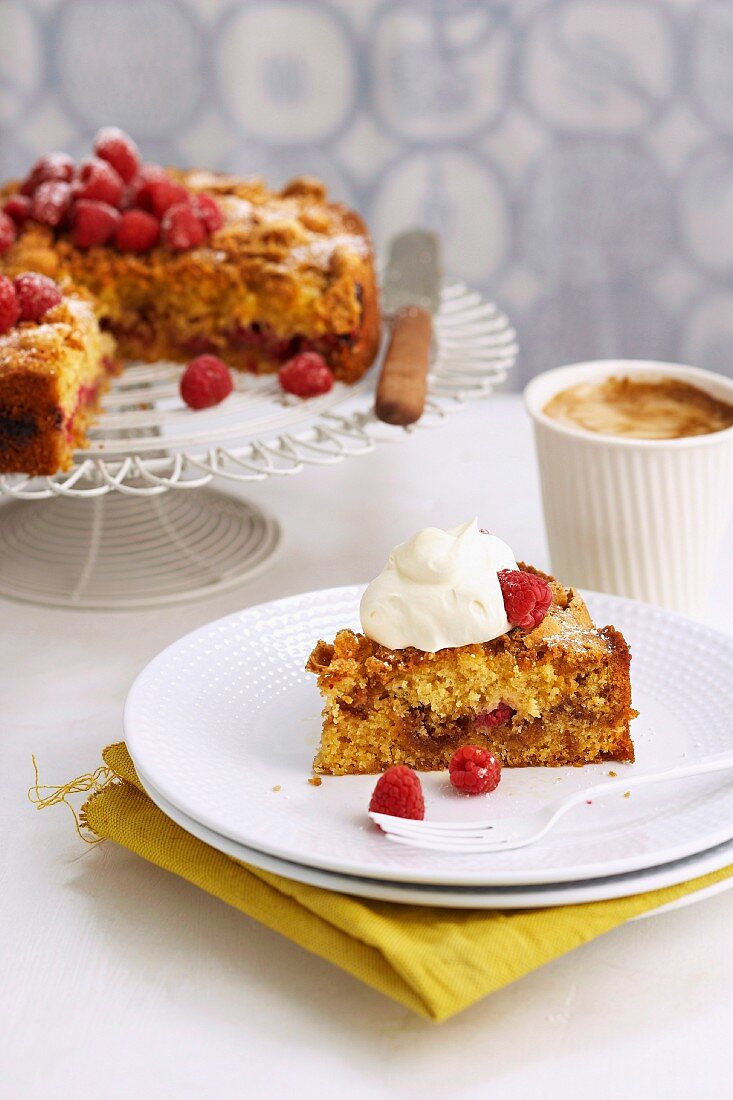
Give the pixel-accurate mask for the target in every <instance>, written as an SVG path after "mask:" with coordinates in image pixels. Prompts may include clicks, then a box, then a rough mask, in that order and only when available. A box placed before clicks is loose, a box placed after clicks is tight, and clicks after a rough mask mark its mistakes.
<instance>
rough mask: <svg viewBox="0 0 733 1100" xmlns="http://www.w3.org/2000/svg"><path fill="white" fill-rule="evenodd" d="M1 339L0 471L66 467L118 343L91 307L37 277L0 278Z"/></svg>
mask: <svg viewBox="0 0 733 1100" xmlns="http://www.w3.org/2000/svg"><path fill="white" fill-rule="evenodd" d="M39 285H40V288H41V289H40V292H39V290H38V287H39ZM34 286H35V287H36V305H35V307H34V306H33V289H32V288H33V287H34ZM44 295H45V297H44ZM0 333H2V334H1V335H0V470H3V471H5V472H8V473H16V472H17V473H27V474H33V475H36V474H53V473H55V472H56V471H57V470H59V469H61V470H65V469H68V468H69V466H70V465H71V461H72V455H73V452H74V449H75V448H76V447H81V446H84V443H85V433H86V428H87V425H88V422H89V420H90V418H91V416H92V415H93V413H94V412H95V411H96V409H97V407H98V402H99V398H100V396H101V394H102V393H103V392H104V390H105V389H106V387H107V384H108V381H109V376H110V373H111V372H113V371H114V370H115V369H116V361H115V343H114V339H113V337H112V336H110V335H109V333H105V332H102V331H100V328H99V323H98V321H97V317H96V315H95V312H94V308H93V306H92V304H91V303H90V302H89V301H86V300H85V299H83V298H82V297H79V296H78V295H77V294H76V293H74V294H68V293H67V294H63V293H62V291H61V289H60V288H59V287H57V286H55V284H54V283H52V281H51V280H49V279H44V280H38V278H37V276H35V275H32V276H30V277H27V276H25V275H21V276H20V277H19V278H17V279H16V280H15V284H13V283H11V282H10V280H9V279H7V278H5V277H2V276H0Z"/></svg>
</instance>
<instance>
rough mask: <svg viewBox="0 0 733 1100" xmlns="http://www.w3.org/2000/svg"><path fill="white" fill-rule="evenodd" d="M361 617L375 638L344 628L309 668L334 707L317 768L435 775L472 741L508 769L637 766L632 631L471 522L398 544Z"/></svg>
mask: <svg viewBox="0 0 733 1100" xmlns="http://www.w3.org/2000/svg"><path fill="white" fill-rule="evenodd" d="M361 617H362V626H363V627H364V629H365V631H368V632H369V633H371V634H372V635H378V637H374V636H371V637H370V636H369V635H368V634H367V633H363V634H357V633H354V632H353V631H351V630H342V631H340V632H339V633H338V634H337V635H336V638H335V640H334V642H333V643H332V644H329V643H326V642H324V641H320V642H319V643H318V644H317V645H316V647H315V649H314V650H313V652H312V654H311V656H310V658H309V660H308V664H307V666H306V667H307V669H308V671H310V672H313V673H314V674H315V675H316V676H317V677H318V686H319V689H320V691H321V694H322V695H323V697H324V699H325V708H324V711H323V732H322V737H321V744H320V747H319V750H318V753H317V755H316V758H315V761H314V768H315V770H316V771H317V772H321V773H325V774H329V775H346V774H355V773H372V772H380V771H383V770H384V769H386V768H388V767H390V766H391V765H393V764H407V765H409V766H410V767H412V768H416V769H419V770H437V769H441V768H446V767H447V766H448V763H449V761H450V759H451V757H452V755H453V753H454V752H455V750H456V749H457V748H459V747H460V746H462V745H468V744H471V745H479V746H482V747H487V748H490V749H491V751H492V752H493V753H494V754H495V755H496V757H497V758H498V759H499V760H500V762H501V763H502V764H503V765H507V766H509V767H526V766H535V765H543V766H546V765H549V766H559V765H564V764H573V765H580V764H589V763H598V762H601V761H604V760H617V761H632V760H633V759H634V746H633V743H632V741H631V737H630V734H629V723H630V721H631V719H632V718H633V717H634V715H635V713H636V712H635V711H634V710H633V709H632V707H631V686H630V681H629V662H630V654H629V648H628V646H627V644H626V641H625V640H624V638H623V636H622V635H621V634H620V633H619V632H618V631H617V630H615V629H614V628H613V627H612V626H606V627H603V628H602V629H598V628H597V627H596V626H594V624H593V622H592V620H591V618H590V615H589V613H588V609H587V608H586V605H585V603H584V601H583V599H582V598H581V596H579V595H578V593H577V592H574V591H573V590H572V589H569V588H564V587H563V586H562V585H561V584H559V583H558V582H557V581H556V580H555V579H554V578H552V577H548V576H546V575H545V574H542V573H540V572H538V571H537V570H534V569H532V568H531V567H530V566H526V565H523V564H521V563H520V565H519V566H517V564H516V562H514V560H513V557H512V554H511V551H510V550H509V548H508V547H507V546H505V544H504V543H501V542H500V540H499V539H495V538H494V537H493V536H489V535H487V534H484V533H482V532H480V531H479V529H478V526H477V524H476V523H475V522H473V523H470V524H466V525H464V526H463V527H460V528H456V529H454V530H453V531H448V532H444V531H438V530H437V529H435V528H427V529H426V530H425V531H423V532H420V533H419V534H418V535H417V536H415V537H414V538H413V539H411V540H410V541H409V542H408V543H405V544H404V545H403V546H400V547H397V548H396V549H395V550H394V551H393V553H392V555H391V556H390V561H389V563H388V565H387V568H386V569H385V570H384V572H383V573H382V574H381V575H380V577H378V578H377V580H376V581H375V582H373V584H372V585H370V586H369V588H368V589H367V591H366V593H365V595H364V598H363V600H362V607H361ZM518 622H521V623H522V624H523V625H514V624H515V623H518ZM380 639H381V641H380ZM385 642H387V643H388V644H384V643H385Z"/></svg>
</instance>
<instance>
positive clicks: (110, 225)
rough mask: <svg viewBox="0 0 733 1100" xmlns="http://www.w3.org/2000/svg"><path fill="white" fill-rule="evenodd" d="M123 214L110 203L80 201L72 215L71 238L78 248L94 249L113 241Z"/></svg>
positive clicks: (92, 200)
mask: <svg viewBox="0 0 733 1100" xmlns="http://www.w3.org/2000/svg"><path fill="white" fill-rule="evenodd" d="M120 220H121V214H120V212H119V210H115V208H114V206H110V205H109V203H106V202H99V201H98V200H97V199H79V201H78V202H77V203H76V204H75V206H74V209H73V211H72V215H71V238H72V240H73V242H74V244H75V245H77V247H78V248H93V247H94V246H95V245H100V244H106V243H107V241H109V240H111V239H112V237H113V236H114V233H115V231H116V229H117V226H118V225H119V224H120Z"/></svg>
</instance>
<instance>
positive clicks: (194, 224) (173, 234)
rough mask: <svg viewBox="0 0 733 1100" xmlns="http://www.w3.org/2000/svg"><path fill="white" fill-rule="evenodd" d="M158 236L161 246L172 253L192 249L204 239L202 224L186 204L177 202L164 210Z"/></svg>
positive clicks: (204, 231) (204, 233)
mask: <svg viewBox="0 0 733 1100" xmlns="http://www.w3.org/2000/svg"><path fill="white" fill-rule="evenodd" d="M160 234H161V237H162V238H163V244H166V245H168V248H172V249H173V251H174V252H183V251H184V250H185V249H187V248H194V247H195V246H196V245H197V244H201V243H202V242H203V241H204V240H205V238H206V230H205V229H204V225H203V222H200V221H199V219H198V218H197V217H196V214H195V211H194V210H193V208H192V207H191V206H190V205H189V203H188V202H177V203H175V204H174V205H173V206H170V207H169V208H168V209H167V210H166V212H165V214H164V215H163V221H162V222H161V225H160Z"/></svg>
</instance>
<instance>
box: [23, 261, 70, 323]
mask: <svg viewBox="0 0 733 1100" xmlns="http://www.w3.org/2000/svg"><path fill="white" fill-rule="evenodd" d="M13 287H14V289H15V297H16V299H17V301H18V308H19V310H20V316H19V320H21V321H40V320H41V318H42V317H44V316H45V314H46V313H48V311H49V309H53V307H54V306H57V305H58V304H59V302H60V301H61V287H60V286H59V285H58V283H55V282H54V281H53V279H49V277H48V275H40V274H39V273H38V272H36V271H26V272H25V273H24V274H23V275H16V277H15V279H14V280H13Z"/></svg>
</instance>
